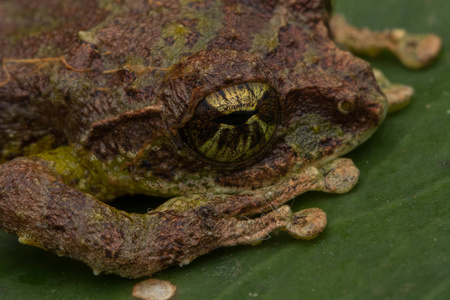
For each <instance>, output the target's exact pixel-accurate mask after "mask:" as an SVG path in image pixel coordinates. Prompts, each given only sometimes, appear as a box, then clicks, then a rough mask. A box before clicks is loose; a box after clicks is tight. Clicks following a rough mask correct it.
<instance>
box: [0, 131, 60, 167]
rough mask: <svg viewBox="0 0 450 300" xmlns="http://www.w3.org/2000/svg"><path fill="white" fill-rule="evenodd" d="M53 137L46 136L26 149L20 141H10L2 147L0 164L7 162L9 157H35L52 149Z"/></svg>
mask: <svg viewBox="0 0 450 300" xmlns="http://www.w3.org/2000/svg"><path fill="white" fill-rule="evenodd" d="M54 142H55V137H54V136H53V135H46V136H44V137H42V138H41V139H39V140H38V141H37V142H34V143H31V144H29V145H28V146H26V147H22V143H21V142H20V141H12V142H10V143H8V144H6V145H2V146H3V149H2V151H1V153H0V164H2V163H5V162H7V161H8V160H10V159H11V157H17V156H29V155H35V154H38V153H41V152H45V151H49V150H51V149H53V143H54Z"/></svg>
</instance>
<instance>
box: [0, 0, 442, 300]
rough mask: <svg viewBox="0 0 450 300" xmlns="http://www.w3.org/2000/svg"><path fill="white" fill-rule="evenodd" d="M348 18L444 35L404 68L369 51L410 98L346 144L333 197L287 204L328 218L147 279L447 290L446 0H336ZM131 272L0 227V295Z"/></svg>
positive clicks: (240, 293)
mask: <svg viewBox="0 0 450 300" xmlns="http://www.w3.org/2000/svg"><path fill="white" fill-rule="evenodd" d="M337 4H338V7H337V10H338V11H340V12H343V13H344V14H346V15H347V17H348V19H349V20H350V21H351V22H352V23H354V24H356V25H359V26H365V25H367V26H368V27H370V28H373V29H384V28H394V27H398V28H400V27H401V28H406V29H407V30H409V31H411V32H417V33H418V32H434V33H437V34H439V35H440V36H442V37H443V38H444V49H443V53H442V55H441V56H440V58H439V59H438V60H437V62H436V63H435V64H434V65H432V66H430V67H429V68H427V69H426V70H422V71H410V70H407V69H405V68H404V67H402V66H400V64H398V63H397V61H396V59H395V58H393V57H392V56H390V55H384V56H382V57H381V58H380V59H379V60H374V61H371V62H372V63H373V65H374V66H376V67H377V68H380V69H382V70H383V71H384V72H385V74H386V75H387V76H388V77H389V78H390V79H391V81H393V82H399V83H404V84H409V85H412V86H413V87H414V88H415V90H416V94H415V96H414V99H413V101H412V103H411V105H410V106H409V107H407V108H406V109H405V110H403V111H400V112H398V113H394V114H392V115H389V116H388V119H387V120H386V122H385V123H384V124H383V125H382V126H381V128H380V129H379V130H378V131H377V132H376V133H375V135H374V136H373V137H372V138H371V139H370V140H369V141H368V142H366V143H365V144H364V145H362V146H361V147H359V148H358V149H356V150H355V151H353V152H352V153H350V154H349V155H348V156H349V157H350V158H352V159H354V161H355V163H356V165H357V166H358V167H359V168H360V170H361V179H360V181H359V183H358V185H357V186H356V188H355V189H354V190H352V191H351V192H349V193H347V194H344V195H329V194H323V193H308V194H306V195H303V196H301V197H299V198H298V199H296V200H295V203H294V205H293V209H294V211H297V210H300V209H303V208H308V207H320V208H322V209H323V210H325V211H326V212H327V214H328V219H329V225H328V227H327V229H326V230H325V232H324V233H323V234H322V235H321V236H320V237H319V238H317V239H316V240H313V241H297V240H294V239H292V238H291V237H289V236H288V235H287V234H285V233H279V234H273V235H272V238H271V239H269V240H267V241H264V242H263V243H262V244H261V245H259V246H257V247H251V246H240V247H233V248H225V249H219V250H216V251H214V252H213V253H211V254H209V255H206V256H204V257H201V258H199V259H197V260H195V261H194V262H192V263H191V264H190V265H189V266H184V267H182V268H179V267H173V268H170V269H168V270H165V271H163V272H161V273H160V274H157V275H156V276H155V277H157V278H159V279H163V280H169V281H170V282H172V283H173V284H175V285H176V286H177V287H178V291H177V299H342V298H345V299H447V298H448V296H449V295H450V236H449V231H450V229H449V225H450V224H449V223H450V201H449V198H450V197H449V187H450V50H449V49H450V48H449V45H448V44H447V42H448V40H446V39H448V37H449V36H450V22H449V19H450V17H449V15H448V14H449V13H450V2H449V1H448V0H433V1H425V0H423V1H419V0H415V1H412V0H397V1H390V0H379V1H376V2H375V1H359V0H346V1H344V0H341V1H338V3H337ZM137 282H139V280H127V279H123V278H119V277H117V276H112V275H109V276H106V275H100V276H94V275H92V271H91V270H90V269H89V268H88V267H86V266H85V265H83V264H81V263H78V262H75V261H72V260H69V259H67V258H59V257H57V256H55V255H53V254H50V253H47V252H45V251H43V250H40V249H37V248H32V247H29V246H24V245H21V244H19V243H18V242H17V240H16V238H15V237H14V236H11V235H7V234H5V233H3V232H0V299H132V296H131V289H132V287H133V285H134V284H136V283H137Z"/></svg>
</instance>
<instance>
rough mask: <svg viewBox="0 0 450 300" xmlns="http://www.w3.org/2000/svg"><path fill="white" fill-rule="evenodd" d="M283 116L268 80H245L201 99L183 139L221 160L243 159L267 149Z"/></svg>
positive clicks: (209, 156) (181, 133)
mask: <svg viewBox="0 0 450 300" xmlns="http://www.w3.org/2000/svg"><path fill="white" fill-rule="evenodd" d="M279 116H280V103H279V99H278V95H277V93H276V92H275V90H274V89H273V88H271V87H270V86H268V85H267V84H264V83H245V84H238V85H234V86H230V87H227V88H225V89H222V90H220V91H217V92H215V93H213V94H211V95H209V96H207V97H206V98H205V99H203V100H202V101H200V102H199V103H198V105H197V107H196V108H195V111H194V114H193V116H192V118H191V120H189V121H188V122H187V123H186V125H185V126H184V127H183V128H182V129H180V131H179V132H180V136H181V138H182V139H183V141H184V142H185V143H186V144H187V145H188V146H189V147H190V148H192V149H193V150H194V151H195V152H197V153H198V154H200V155H202V156H203V157H205V158H207V159H210V160H213V161H217V162H242V161H244V160H246V159H248V158H250V157H252V156H254V155H256V154H257V153H259V152H260V151H261V150H263V149H264V147H265V146H266V145H267V144H268V143H269V141H270V140H271V138H272V136H273V134H274V132H275V129H276V127H277V124H278V122H279Z"/></svg>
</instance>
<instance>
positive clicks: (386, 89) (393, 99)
mask: <svg viewBox="0 0 450 300" xmlns="http://www.w3.org/2000/svg"><path fill="white" fill-rule="evenodd" d="M373 74H374V75H375V79H376V80H377V83H378V85H379V86H380V88H381V90H382V91H383V93H384V94H385V95H386V99H387V102H388V112H389V113H391V112H394V111H397V110H400V109H403V108H404V107H406V106H407V105H408V104H409V103H410V102H411V97H412V96H413V95H414V89H413V87H411V86H409V85H404V84H398V83H391V82H390V81H389V79H387V78H386V76H384V74H383V72H381V71H380V70H379V69H373Z"/></svg>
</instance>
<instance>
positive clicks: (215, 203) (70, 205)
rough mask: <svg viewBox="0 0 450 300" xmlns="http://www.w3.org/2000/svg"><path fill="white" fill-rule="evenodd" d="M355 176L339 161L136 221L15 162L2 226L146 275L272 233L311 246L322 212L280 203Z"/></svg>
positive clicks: (7, 168) (336, 188)
mask: <svg viewBox="0 0 450 300" xmlns="http://www.w3.org/2000/svg"><path fill="white" fill-rule="evenodd" d="M358 174H359V172H358V170H357V169H356V167H355V166H354V165H353V162H352V161H351V160H349V159H337V160H335V161H333V162H331V163H329V164H327V165H325V166H324V167H322V168H320V169H318V168H316V167H309V168H306V169H305V170H303V172H301V173H299V174H297V175H296V176H294V177H293V178H291V179H289V180H285V181H283V182H281V183H279V184H277V185H275V186H269V187H266V188H262V189H260V190H257V191H253V192H246V193H241V194H232V195H225V194H218V195H211V196H210V197H206V196H205V195H190V196H180V197H175V198H172V199H170V200H169V201H167V202H166V203H164V204H163V205H161V206H160V207H158V208H157V209H155V210H153V211H151V212H149V213H147V214H134V213H127V212H124V211H119V210H117V209H115V208H113V207H111V206H109V205H107V204H105V203H103V202H100V201H98V200H97V199H96V198H94V197H92V196H91V195H89V194H85V193H83V192H80V191H78V190H76V189H74V188H73V187H70V186H68V185H66V184H65V183H64V182H63V181H62V178H61V177H60V176H59V175H57V174H55V173H54V172H53V171H52V169H51V163H48V162H46V161H44V160H41V159H38V158H19V159H15V160H13V161H10V162H8V163H5V164H3V165H1V166H0V227H1V228H4V229H5V230H7V231H8V232H12V233H15V234H17V235H18V236H19V241H21V242H22V243H25V244H29V245H33V246H37V247H41V248H43V249H46V250H49V251H52V252H55V253H57V254H59V255H64V256H68V257H72V258H75V259H78V260H81V261H83V262H85V263H86V264H87V265H89V266H90V267H92V269H93V270H94V271H95V272H96V273H100V272H105V273H115V274H118V275H121V276H124V277H142V276H149V275H151V274H153V273H155V272H157V271H159V270H162V269H164V268H167V267H168V266H171V265H176V264H178V265H183V264H186V263H189V262H190V261H192V260H193V259H195V258H196V257H198V256H200V255H203V254H206V253H208V252H210V251H212V250H214V249H216V248H219V247H223V246H233V245H237V244H257V243H259V242H260V241H262V240H264V239H265V238H267V236H269V233H270V232H272V231H273V230H275V229H282V230H286V231H287V232H288V233H289V234H291V235H292V236H294V237H295V238H299V239H307V240H308V239H312V238H314V237H316V236H317V235H318V234H319V233H320V232H322V231H323V229H324V228H325V226H326V215H325V213H324V212H323V211H322V210H320V209H318V208H310V209H306V210H302V211H300V212H297V213H292V212H291V209H290V208H289V206H286V205H282V204H283V203H285V202H286V201H288V200H290V199H292V198H293V197H295V196H297V195H299V194H301V193H303V192H305V191H308V190H322V191H326V192H332V193H342V192H346V191H348V190H349V189H350V188H352V187H353V186H354V185H355V183H356V180H357V178H358ZM255 216H256V217H255Z"/></svg>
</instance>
